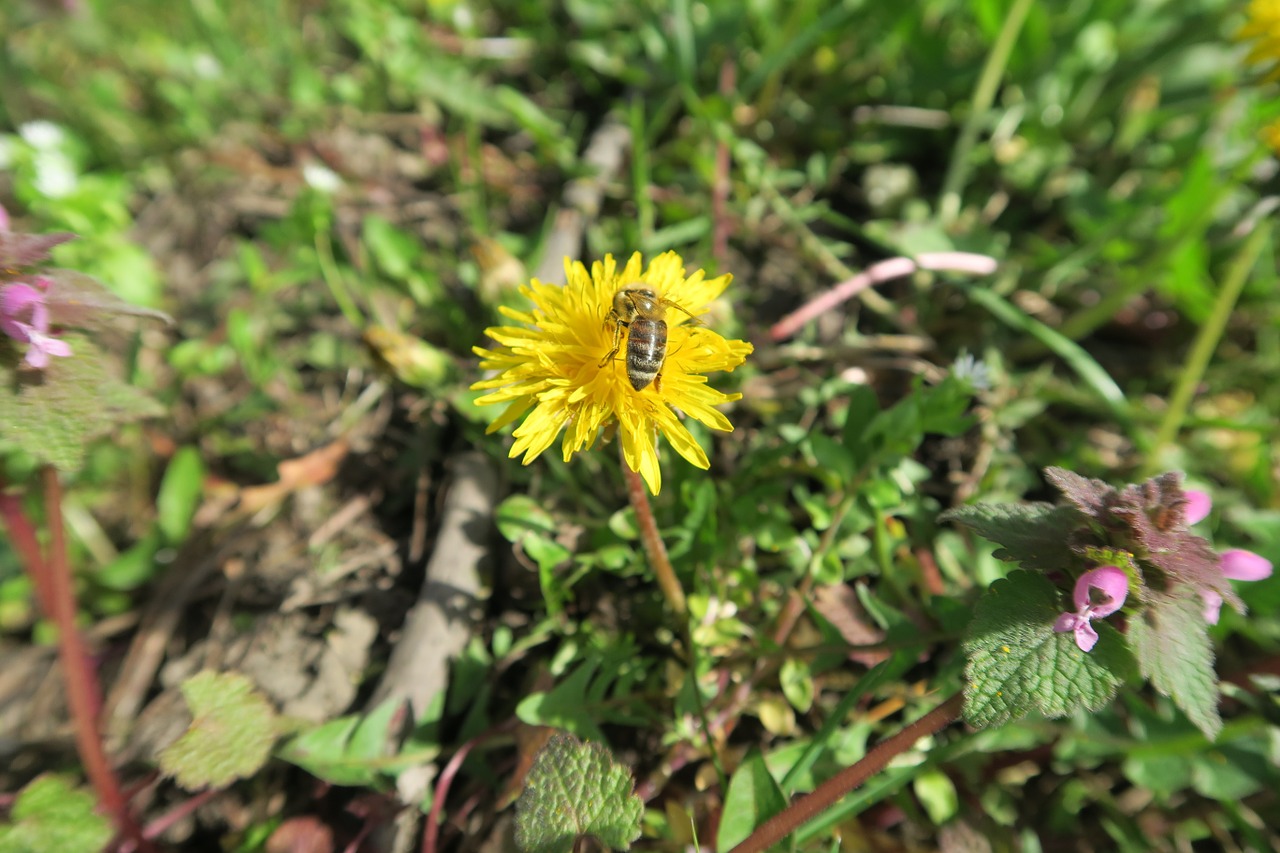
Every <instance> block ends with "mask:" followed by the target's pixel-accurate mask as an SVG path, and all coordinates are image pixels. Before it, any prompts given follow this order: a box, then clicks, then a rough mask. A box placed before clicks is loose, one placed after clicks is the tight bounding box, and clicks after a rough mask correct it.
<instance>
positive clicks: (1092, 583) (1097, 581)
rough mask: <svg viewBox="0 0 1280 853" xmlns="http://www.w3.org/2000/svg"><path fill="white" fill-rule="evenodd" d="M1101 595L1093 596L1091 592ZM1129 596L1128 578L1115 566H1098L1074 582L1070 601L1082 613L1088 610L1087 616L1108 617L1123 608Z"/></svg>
mask: <svg viewBox="0 0 1280 853" xmlns="http://www.w3.org/2000/svg"><path fill="white" fill-rule="evenodd" d="M1095 589H1096V590H1097V591H1098V592H1100V593H1101V595H1100V596H1096V597H1095V596H1094V595H1093V592H1092V590H1095ZM1128 596H1129V578H1128V576H1127V575H1125V573H1124V572H1123V571H1121V570H1120V569H1117V568H1116V567H1115V566H1099V567H1098V568H1096V569H1093V570H1092V571H1088V572H1085V573H1084V574H1082V575H1081V576H1080V579H1079V580H1077V581H1076V586H1075V590H1074V591H1073V592H1072V596H1071V598H1072V600H1073V601H1074V602H1075V605H1076V607H1077V608H1079V609H1080V611H1081V612H1082V613H1084V612H1085V609H1086V608H1088V615H1089V616H1091V617H1092V616H1098V617H1102V616H1110V615H1111V614H1112V613H1115V612H1116V611H1117V610H1119V609H1120V608H1121V607H1123V606H1124V600H1125V599H1126V598H1127V597H1128Z"/></svg>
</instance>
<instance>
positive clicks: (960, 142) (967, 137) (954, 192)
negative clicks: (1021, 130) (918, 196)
mask: <svg viewBox="0 0 1280 853" xmlns="http://www.w3.org/2000/svg"><path fill="white" fill-rule="evenodd" d="M1030 11H1031V0H1015V2H1014V4H1013V7H1012V8H1011V9H1009V14H1008V15H1007V16H1006V17H1005V19H1004V25H1003V26H1002V27H1001V28H1000V32H999V34H998V35H996V40H995V43H994V44H992V45H991V52H990V53H988V54H987V61H986V64H985V65H983V66H982V73H981V74H980V75H978V83H977V85H976V86H975V87H974V90H973V102H972V103H971V104H970V105H969V115H968V116H967V117H966V118H965V120H964V126H963V127H962V128H961V129H960V138H959V139H957V140H956V147H955V148H953V149H951V162H950V163H948V164H947V175H946V177H945V178H944V179H943V182H942V195H941V196H939V198H938V219H939V221H940V222H941V223H942V225H943V227H944V228H945V227H946V226H948V225H950V224H951V223H953V222H955V219H956V217H957V216H959V214H960V192H961V191H962V190H963V189H964V183H965V181H966V180H967V179H968V177H969V155H970V154H971V153H973V146H974V144H975V143H976V142H977V141H978V131H979V130H980V129H981V127H982V123H983V122H984V121H985V120H986V117H987V111H988V110H990V109H991V104H992V103H993V102H994V101H995V98H996V89H997V88H999V86H1000V79H1001V78H1002V77H1004V70H1005V68H1006V66H1008V64H1009V55H1010V54H1011V53H1013V45H1014V43H1015V42H1016V41H1017V40H1018V33H1020V32H1021V31H1022V25H1023V23H1025V22H1026V20H1027V13H1028V12H1030Z"/></svg>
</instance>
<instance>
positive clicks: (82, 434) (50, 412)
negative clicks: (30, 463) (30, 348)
mask: <svg viewBox="0 0 1280 853" xmlns="http://www.w3.org/2000/svg"><path fill="white" fill-rule="evenodd" d="M63 340H65V341H66V342H67V343H68V344H70V345H71V356H70V357H69V358H54V359H53V360H52V361H51V362H50V363H49V366H48V367H47V368H46V369H45V370H44V371H42V372H34V371H30V370H27V369H20V368H19V366H18V364H19V361H20V359H21V354H20V353H19V351H18V348H17V347H15V346H12V345H11V342H10V341H8V339H4V343H3V344H0V443H3V442H6V441H10V442H13V443H15V444H17V445H18V446H20V447H21V448H22V449H23V450H25V451H26V452H28V453H30V454H31V455H32V456H34V457H36V458H37V459H38V460H40V461H41V462H45V463H48V464H50V465H52V466H53V467H55V468H58V469H60V470H63V471H73V470H76V469H78V468H79V467H80V465H81V464H82V462H83V460H84V453H85V448H86V446H87V445H88V444H89V442H90V441H92V440H93V439H95V438H98V437H100V436H103V435H106V434H107V433H109V432H111V430H112V429H114V428H115V427H116V426H118V425H120V424H123V423H127V422H129V421H134V420H138V419H140V418H148V417H156V416H158V415H161V414H163V413H164V409H163V408H162V407H161V406H160V405H159V404H158V403H156V402H155V401H153V400H152V399H151V398H150V397H147V396H146V395H145V394H143V393H142V392H141V391H139V390H138V389H136V388H134V387H133V386H131V385H128V384H126V383H124V382H122V381H120V380H119V379H116V378H115V377H114V376H112V375H111V373H110V372H109V371H108V370H107V368H106V365H105V361H106V356H105V355H104V354H103V353H102V351H100V350H99V349H98V348H97V347H95V346H94V345H93V344H92V343H90V341H89V340H88V339H87V338H84V337H81V336H79V335H65V336H64V337H63Z"/></svg>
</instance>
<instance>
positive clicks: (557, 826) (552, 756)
mask: <svg viewBox="0 0 1280 853" xmlns="http://www.w3.org/2000/svg"><path fill="white" fill-rule="evenodd" d="M634 787H635V786H634V782H633V780H632V777H631V772H630V771H629V770H628V769H627V768H626V767H625V766H623V765H621V764H618V763H617V762H615V761H614V760H613V757H612V756H611V755H609V752H608V751H607V750H606V749H605V748H604V747H602V746H600V745H599V744H595V743H583V742H582V741H580V740H578V739H577V738H576V737H574V736H573V735H571V734H568V733H566V732H558V733H556V734H555V735H552V737H551V740H549V741H547V745H546V746H544V747H543V748H542V750H541V751H540V752H539V753H538V757H537V758H535V759H534V761H533V767H531V768H530V769H529V776H528V778H527V779H526V780H525V785H524V791H523V792H521V794H520V799H519V800H518V801H517V802H516V845H517V846H518V847H519V848H520V849H521V850H523V851H524V853H570V851H572V850H573V849H574V844H575V843H576V842H577V840H578V839H579V838H585V837H588V836H590V837H591V838H594V839H596V840H597V841H598V842H599V843H600V844H603V845H604V846H605V847H607V848H609V849H611V850H627V849H630V847H631V843H632V842H633V841H635V840H636V839H637V838H639V837H640V818H641V816H642V815H643V814H644V803H643V802H642V801H641V799H640V798H639V797H638V796H636V794H635V793H634V792H633V788H634Z"/></svg>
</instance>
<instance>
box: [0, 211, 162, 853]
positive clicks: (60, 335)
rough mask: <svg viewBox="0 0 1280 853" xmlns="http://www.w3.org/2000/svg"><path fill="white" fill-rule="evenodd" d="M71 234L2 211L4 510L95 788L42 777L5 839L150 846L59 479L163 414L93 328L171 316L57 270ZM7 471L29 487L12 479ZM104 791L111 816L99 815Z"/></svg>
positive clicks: (0, 482)
mask: <svg viewBox="0 0 1280 853" xmlns="http://www.w3.org/2000/svg"><path fill="white" fill-rule="evenodd" d="M74 237H75V235H73V234H66V233H60V234H23V233H19V232H16V231H12V230H10V228H9V218H8V214H7V213H6V212H5V211H4V210H3V208H0V518H3V520H4V525H5V527H6V529H7V531H8V535H9V541H10V544H11V546H12V548H13V550H14V551H15V552H16V554H17V556H18V558H19V560H20V561H21V563H22V564H23V567H24V569H25V570H26V572H27V574H28V575H29V576H30V578H31V583H32V587H33V588H34V590H35V596H36V599H37V604H38V605H39V608H40V610H41V612H42V613H43V614H44V617H45V618H46V619H48V620H49V622H51V623H52V624H53V625H54V627H55V628H56V631H57V637H58V660H59V663H60V664H61V671H62V675H63V680H64V684H65V688H66V696H67V704H68V706H69V708H70V712H71V715H72V718H73V722H74V727H75V739H76V747H77V750H78V752H79V756H80V760H81V762H82V763H83V765H84V772H85V775H86V776H87V777H88V779H89V782H90V783H91V785H92V787H93V791H94V796H93V797H90V796H88V795H86V794H84V793H81V792H77V791H76V790H75V788H74V783H72V782H70V781H69V780H67V779H65V778H62V777H57V776H49V775H47V776H42V777H39V778H37V779H35V780H33V781H32V782H31V783H30V784H29V785H27V786H26V788H24V790H23V791H22V792H21V793H19V795H18V796H17V798H16V799H15V801H14V804H13V807H12V808H11V809H10V818H11V821H12V822H11V823H10V824H8V825H6V826H0V847H5V848H6V849H8V847H7V842H13V843H15V844H16V845H17V849H49V850H52V849H68V850H70V849H86V850H87V849H100V848H102V847H103V846H104V845H106V844H107V843H109V842H110V841H111V839H112V837H113V836H114V837H116V838H117V839H118V840H119V841H120V843H121V844H124V845H127V846H129V847H131V848H132V849H146V848H148V846H149V844H150V842H149V841H148V840H147V837H146V834H145V833H144V831H143V829H142V828H141V827H140V826H139V825H138V823H137V822H136V821H135V819H134V817H133V815H132V813H131V811H130V808H129V804H128V800H127V798H126V797H125V794H124V793H123V789H122V786H121V783H120V780H119V778H118V777H117V775H116V773H115V770H114V768H113V766H112V763H111V760H110V758H109V756H108V755H107V754H106V750H105V748H104V746H103V739H102V736H101V732H100V730H99V727H98V710H99V708H100V707H101V705H102V694H101V691H100V689H99V685H98V678H97V674H96V671H95V669H94V663H93V660H92V657H91V655H90V651H89V649H88V648H87V647H86V645H85V641H84V639H83V638H82V636H81V634H80V631H79V630H78V629H77V627H76V617H77V604H76V599H75V594H74V582H73V578H72V571H71V566H70V564H69V561H68V556H67V540H66V535H65V532H64V527H63V517H62V497H63V492H62V480H61V476H62V475H63V474H65V473H72V472H75V471H77V470H78V469H79V468H80V467H81V465H82V464H83V461H84V458H85V452H86V448H87V447H88V446H89V444H90V443H91V442H93V441H94V440H95V439H97V438H100V437H102V436H105V435H107V434H109V433H111V432H112V431H113V430H114V429H115V428H116V427H118V426H120V425H122V424H125V423H128V422H130V421H136V420H139V419H141V418H147V417H154V416H158V415H160V414H162V413H163V409H162V408H161V407H160V405H159V404H158V403H156V402H155V401H154V400H152V399H151V398H150V397H148V396H147V395H146V394H144V393H143V392H142V391H140V390H139V389H137V388H135V387H133V386H132V385H129V384H128V383H126V382H124V381H123V380H121V379H119V378H117V377H116V376H114V375H113V374H112V372H111V370H110V369H109V367H108V359H107V357H106V354H105V353H104V352H103V351H102V350H101V349H99V348H98V346H97V345H96V344H95V342H94V337H93V333H94V331H95V330H100V329H102V328H105V327H107V326H108V325H111V324H114V323H116V322H118V321H119V319H120V317H122V316H124V315H134V316H141V317H153V318H158V319H167V318H166V317H165V315H163V314H161V313H159V312H156V311H152V310H150V309H145V308H139V307H136V306H133V305H129V304H127V303H125V302H123V301H122V300H120V299H119V298H117V297H116V296H114V295H113V294H112V293H111V291H110V290H109V289H107V288H106V287H105V286H104V285H103V284H102V283H100V282H98V281H97V280H96V279H94V278H92V277H90V276H87V275H84V274H83V273H79V272H76V271H74V270H66V269H57V268H53V267H50V266H48V261H49V253H50V250H51V249H53V247H55V246H57V245H59V244H61V243H65V242H67V241H68V240H72V239H74ZM6 472H8V474H9V475H10V476H12V477H13V478H14V479H15V480H17V479H19V478H21V479H22V480H23V481H24V482H25V483H29V484H30V485H31V489H30V490H28V489H27V488H24V487H23V486H21V485H17V484H15V483H11V482H9V480H8V479H7V478H6ZM16 472H25V473H16ZM28 491H30V492H33V493H32V494H28ZM41 504H42V506H43V514H42V520H37V519H40V518H41V514H40V512H39V510H37V509H36V507H37V505H41ZM95 798H96V800H97V806H98V809H99V811H100V812H102V813H105V814H106V815H107V816H109V819H108V818H104V817H102V815H101V814H95V813H94V811H93V809H92V806H93V799H95ZM24 844H25V845H26V846H23V845H24Z"/></svg>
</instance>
